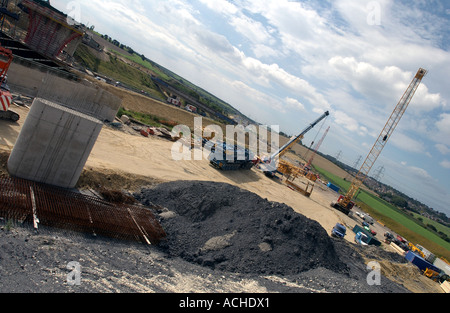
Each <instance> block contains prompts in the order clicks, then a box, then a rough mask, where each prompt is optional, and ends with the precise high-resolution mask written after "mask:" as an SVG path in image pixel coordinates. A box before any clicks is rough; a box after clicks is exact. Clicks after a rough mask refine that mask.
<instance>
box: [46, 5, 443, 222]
mask: <svg viewBox="0 0 450 313" xmlns="http://www.w3.org/2000/svg"><path fill="white" fill-rule="evenodd" d="M51 4H52V5H53V6H55V7H56V8H58V9H59V10H61V11H63V12H65V13H68V14H69V15H71V16H73V17H75V19H77V20H78V21H81V22H83V23H84V24H87V25H95V30H96V31H98V32H100V33H103V34H108V35H109V36H111V37H113V38H115V39H117V40H118V41H120V42H121V43H123V44H126V45H128V46H130V47H132V48H133V49H135V50H136V51H139V52H140V53H143V54H145V56H147V57H148V58H150V59H152V60H153V61H155V62H157V63H159V64H161V65H163V66H165V67H166V68H168V69H170V70H172V71H173V72H175V73H177V74H179V75H180V76H182V77H184V78H186V79H188V80H190V81H191V82H193V83H195V84H197V85H199V86H201V87H203V88H204V89H206V90H208V91H209V92H211V93H213V94H215V95H216V96H218V97H219V98H221V99H223V100H225V101H227V102H228V103H230V104H231V105H233V106H234V107H236V108H237V109H238V110H240V111H241V112H242V113H244V114H245V115H247V116H249V117H250V118H252V119H254V120H256V121H258V122H260V123H263V124H267V125H279V126H280V129H281V130H282V131H284V132H286V133H288V134H290V135H294V134H296V133H298V132H300V131H301V130H303V129H304V128H305V127H306V126H307V125H308V124H309V123H311V122H312V121H314V120H315V119H316V118H317V117H319V115H321V114H322V113H323V112H324V111H326V110H329V111H330V113H331V115H330V117H329V118H328V119H327V120H326V124H325V125H324V126H323V128H315V129H313V130H312V131H310V132H309V133H308V134H307V136H305V139H304V141H303V142H304V143H305V144H306V145H309V144H310V143H311V142H312V141H313V140H314V139H316V140H319V139H320V138H321V136H322V134H323V132H324V131H325V129H326V127H327V126H330V131H329V133H328V135H327V137H326V139H325V141H324V142H323V144H322V146H321V147H320V151H321V152H323V153H327V154H330V155H332V156H337V155H338V154H339V155H340V160H341V161H343V162H345V163H347V164H349V165H353V164H354V163H355V162H356V161H357V160H358V158H359V156H362V157H363V158H365V157H366V156H367V154H368V153H369V151H370V148H371V147H372V145H373V144H374V142H375V140H376V138H377V137H378V135H379V133H380V132H381V130H382V129H383V127H384V125H385V123H386V121H387V119H388V118H389V116H390V115H391V113H392V111H393V109H394V107H395V106H396V104H397V103H398V101H399V100H400V98H401V96H402V95H403V93H404V91H405V90H406V88H407V86H408V85H409V83H410V82H411V80H412V79H413V77H414V75H415V74H416V72H417V70H418V69H419V68H420V67H422V68H425V69H426V70H428V71H429V72H428V75H427V76H426V77H425V78H424V80H423V83H422V84H421V85H420V87H419V89H418V91H417V93H416V95H415V97H414V99H413V100H412V102H411V104H410V106H409V107H408V110H407V111H406V113H405V115H404V116H403V118H402V120H401V121H400V123H399V125H398V127H397V129H396V131H395V132H394V134H393V136H392V137H391V139H390V141H389V142H388V144H387V146H386V147H385V149H384V150H383V152H382V154H381V155H380V157H379V159H378V161H377V162H376V164H375V165H374V167H373V168H372V171H371V173H370V174H371V175H374V174H375V172H376V171H377V169H379V168H380V167H384V169H385V170H384V175H383V177H382V179H381V181H383V182H384V183H386V184H389V185H391V186H393V187H395V188H397V189H399V190H400V191H402V192H404V193H406V194H408V195H409V196H411V197H413V198H415V199H417V200H419V201H422V202H423V203H425V204H427V205H429V206H431V207H433V208H434V209H436V210H438V211H441V212H444V213H446V214H447V216H450V88H449V87H450V84H449V78H448V75H449V74H450V50H449V47H450V33H449V32H450V1H447V0H414V1H410V0H408V1H407V0H395V1H390V0H379V1H366V0H333V1H311V0H304V1H294V0H273V1H272V0H228V1H227V0H190V1H188V0H151V1H143V0H111V1H106V0H79V1H68V0H51ZM319 130H320V132H319ZM360 164H361V163H360Z"/></svg>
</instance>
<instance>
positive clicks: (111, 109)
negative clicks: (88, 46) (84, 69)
mask: <svg viewBox="0 0 450 313" xmlns="http://www.w3.org/2000/svg"><path fill="white" fill-rule="evenodd" d="M8 85H9V86H10V87H11V91H12V92H13V93H14V92H18V93H22V94H25V95H27V96H30V97H37V98H42V99H47V100H50V101H52V102H55V103H58V104H60V105H63V106H66V107H69V108H72V109H74V110H77V111H79V112H83V113H85V114H88V115H91V116H94V117H96V118H98V119H99V120H101V121H105V120H108V121H111V122H112V121H114V118H115V116H116V114H117V112H118V111H119V108H120V106H121V104H122V100H121V99H120V98H119V97H117V96H114V95H113V94H111V93H109V92H107V91H106V90H103V89H101V88H98V87H94V86H93V85H90V84H89V85H88V83H83V82H80V81H77V77H76V76H75V75H73V74H71V73H69V72H65V71H60V70H56V69H52V68H50V67H47V66H44V65H41V64H38V63H33V62H29V61H27V60H25V59H14V62H13V63H12V64H11V66H10V69H9V71H8Z"/></svg>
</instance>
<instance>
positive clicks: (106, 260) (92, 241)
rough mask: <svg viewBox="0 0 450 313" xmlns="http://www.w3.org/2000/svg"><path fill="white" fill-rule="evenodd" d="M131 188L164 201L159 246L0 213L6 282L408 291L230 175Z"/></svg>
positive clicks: (69, 288)
mask: <svg viewBox="0 0 450 313" xmlns="http://www.w3.org/2000/svg"><path fill="white" fill-rule="evenodd" d="M135 196H136V198H138V199H139V200H141V201H142V202H143V203H145V202H149V201H151V202H153V203H158V204H161V205H163V206H164V207H165V208H167V209H166V210H160V212H157V213H158V214H159V216H160V218H161V222H162V225H163V227H165V230H166V232H167V234H168V236H167V239H166V241H165V242H164V243H163V244H161V246H146V245H143V244H138V243H135V242H125V241H117V240H111V239H108V238H100V237H93V236H91V235H83V234H75V233H69V232H67V231H63V230H58V229H49V228H44V227H40V228H39V230H38V231H35V230H34V229H31V228H30V227H29V226H26V225H20V224H14V223H12V222H11V221H7V220H0V292H3V293H5V292H6V293H7V292H51V293H66V292H88V293H96V292H114V293H115V292H131V293H141V292H157V293H161V292H168V293H186V292H189V293H190V292H202V293H231V292H237V293H241V292H250V293H272V292H282V293H288V292H289V293H292V292H295V293H297V292H299V293H303V292H306V293H309V292H331V293H342V292H344V293H349V292H351V293H365V292H371V293H372V292H384V293H393V292H395V293H403V292H408V290H407V289H405V288H404V287H403V286H400V285H398V284H395V283H393V282H392V281H390V280H389V279H387V278H384V277H382V278H381V284H380V285H372V286H371V285H369V284H368V283H367V280H366V278H367V276H368V273H369V270H367V268H366V265H365V263H364V259H363V255H364V253H366V252H362V251H361V250H360V249H359V248H358V247H354V245H352V244H350V243H348V242H346V241H344V240H336V239H333V238H329V237H328V236H327V234H326V232H325V230H324V229H322V228H321V226H320V225H319V224H318V223H316V222H314V221H312V220H309V219H307V218H305V217H304V216H302V215H300V214H298V213H295V212H293V210H292V209H290V208H289V207H287V206H285V205H282V204H278V203H273V202H269V201H267V200H265V199H262V198H259V197H258V196H255V195H254V194H251V193H249V192H246V191H243V190H240V189H238V188H236V187H233V186H231V185H227V184H220V183H199V182H174V183H167V184H160V185H158V186H156V187H155V188H152V189H143V190H142V192H140V193H138V194H136V195H135ZM236 199H237V200H238V201H237V200H236ZM370 253H372V257H375V258H376V257H380V258H383V259H386V257H387V258H390V259H391V261H393V262H397V261H399V262H401V261H402V260H400V259H398V260H397V259H396V257H395V256H394V255H392V254H384V252H383V253H381V252H379V251H377V250H373V251H372V252H370ZM70 265H78V266H79V267H78V268H76V267H71V266H70ZM77 269H79V272H78V271H77ZM78 274H79V275H78ZM77 277H78V278H79V280H76V278H77ZM73 283H75V285H74V284H73ZM78 283H79V284H78Z"/></svg>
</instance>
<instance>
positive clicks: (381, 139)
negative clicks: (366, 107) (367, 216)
mask: <svg viewBox="0 0 450 313" xmlns="http://www.w3.org/2000/svg"><path fill="white" fill-rule="evenodd" d="M426 74H427V70H425V69H423V68H420V69H419V70H418V71H417V74H416V75H415V76H414V79H413V80H412V82H411V83H410V85H409V86H408V88H407V89H406V91H405V93H404V94H403V96H402V98H401V99H400V101H399V102H398V104H397V106H396V107H395V109H394V111H393V112H392V114H391V116H390V117H389V119H388V121H387V123H386V125H385V126H384V128H383V130H382V131H381V133H380V135H379V136H378V138H377V140H376V142H375V144H374V145H373V147H372V150H371V151H370V152H369V154H368V155H367V157H366V160H365V161H364V163H363V165H362V166H361V168H360V170H359V172H358V174H356V176H355V177H354V179H353V181H352V184H351V185H350V188H349V189H348V191H347V194H346V195H345V196H341V197H339V199H338V201H337V202H332V203H331V207H333V208H335V209H337V210H339V211H341V212H343V213H345V214H347V215H348V214H349V213H350V211H351V209H352V208H353V206H354V205H355V203H354V202H353V201H352V200H353V197H354V196H355V195H356V193H357V192H358V190H359V188H360V187H361V186H362V184H363V183H364V180H365V179H366V177H367V176H368V174H369V172H370V169H371V168H372V166H373V165H374V163H375V161H376V160H377V158H378V156H379V155H380V153H381V151H382V150H383V148H384V147H385V145H386V143H387V142H388V140H389V138H390V137H391V135H392V133H393V132H394V130H395V128H396V126H397V124H398V122H399V121H400V119H401V118H402V116H403V114H404V113H405V111H406V109H407V107H408V105H409V103H410V102H411V100H412V98H413V96H414V94H415V93H416V90H417V88H418V87H419V85H420V83H421V81H422V79H423V78H424V77H425V75H426Z"/></svg>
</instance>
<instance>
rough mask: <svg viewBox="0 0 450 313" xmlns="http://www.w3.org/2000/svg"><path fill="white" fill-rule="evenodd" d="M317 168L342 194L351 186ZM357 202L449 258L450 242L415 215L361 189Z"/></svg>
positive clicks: (399, 229) (407, 237)
mask: <svg viewBox="0 0 450 313" xmlns="http://www.w3.org/2000/svg"><path fill="white" fill-rule="evenodd" d="M316 170H317V171H318V172H319V173H320V175H321V176H322V177H323V178H326V179H327V180H328V181H330V182H331V183H333V184H334V185H337V186H339V187H340V188H341V193H342V194H345V193H346V192H347V190H348V188H349V186H350V182H349V181H347V180H344V179H342V178H341V177H338V176H336V175H333V174H332V173H329V172H327V171H326V170H324V169H322V168H318V167H316ZM355 202H357V203H358V204H359V205H360V206H361V208H362V209H363V210H365V211H366V212H367V213H369V214H370V215H371V216H373V217H374V218H375V219H377V220H378V221H380V222H382V223H383V224H385V225H386V226H387V227H389V228H390V229H392V230H393V231H394V232H396V233H398V234H400V235H401V236H403V237H404V238H406V239H407V240H408V241H410V242H412V243H414V244H420V245H422V246H424V247H425V248H427V249H428V250H430V251H431V252H433V253H434V254H435V255H437V256H442V257H445V258H446V259H449V257H450V243H449V242H447V241H445V240H444V239H442V238H441V237H440V236H439V235H438V234H436V233H435V232H433V231H431V230H429V229H427V228H426V227H424V226H422V225H420V222H419V221H418V220H417V219H416V218H415V217H414V216H410V215H409V214H406V213H405V212H402V211H401V210H400V209H398V208H396V207H394V206H393V205H391V204H389V203H387V202H386V201H384V200H382V199H380V198H378V197H377V196H375V195H373V194H370V193H368V192H366V191H364V190H361V191H359V193H358V194H357V197H356V199H355ZM436 224H438V223H436ZM439 225H440V226H439V228H437V227H436V226H435V227H436V229H439V230H440V231H442V232H445V233H448V232H449V231H450V229H449V228H448V227H445V226H444V225H441V224H439Z"/></svg>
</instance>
